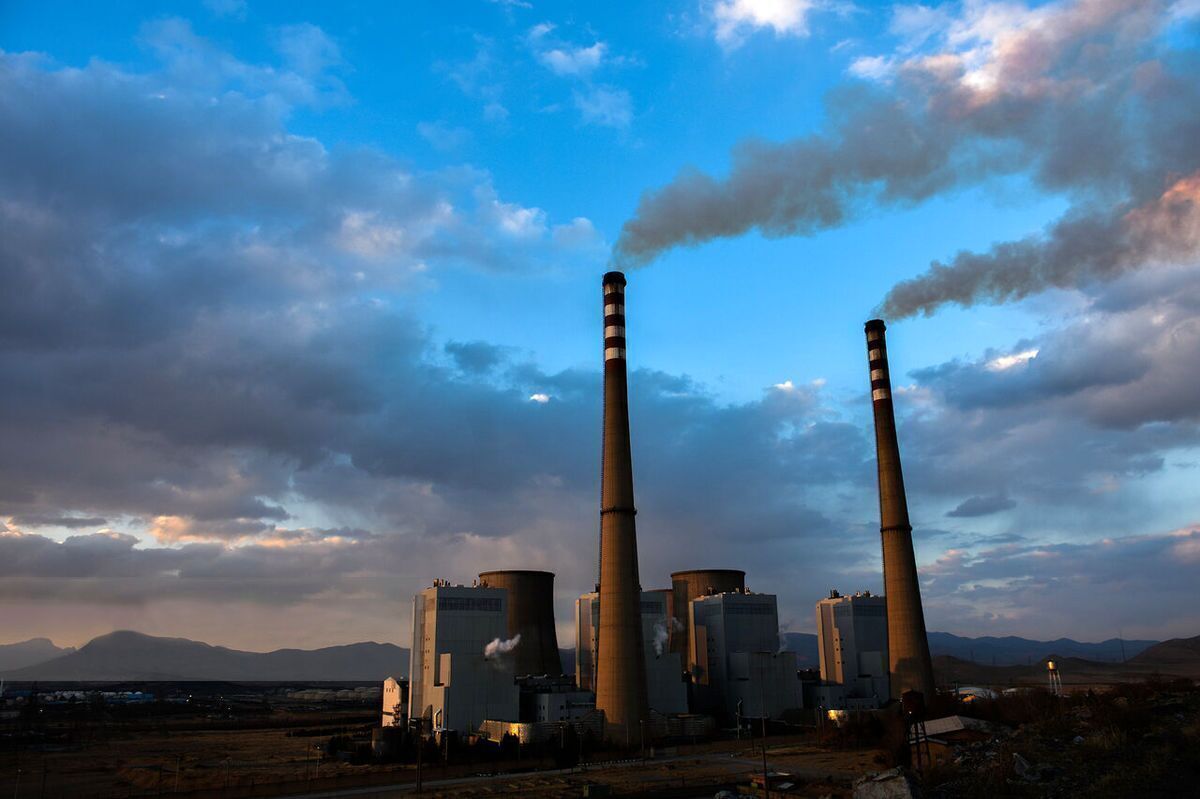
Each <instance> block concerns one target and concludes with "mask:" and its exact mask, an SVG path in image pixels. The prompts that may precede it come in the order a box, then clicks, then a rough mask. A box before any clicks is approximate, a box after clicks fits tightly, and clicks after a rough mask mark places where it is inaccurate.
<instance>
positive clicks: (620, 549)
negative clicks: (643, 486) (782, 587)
mask: <svg viewBox="0 0 1200 799" xmlns="http://www.w3.org/2000/svg"><path fill="white" fill-rule="evenodd" d="M600 465H601V476H600V630H599V641H598V642H597V648H598V652H597V658H596V661H597V662H596V707H597V709H599V710H603V711H604V716H605V722H606V725H607V730H608V736H609V737H610V738H611V739H612V740H613V741H615V742H618V743H623V744H625V745H627V746H628V745H632V744H634V743H638V742H640V740H641V739H640V737H639V736H640V735H641V734H642V729H641V727H642V726H643V722H644V721H646V719H647V718H648V716H649V705H648V703H647V699H646V662H645V660H644V655H643V652H642V612H641V581H640V580H639V579H638V554H637V530H636V527H635V526H634V518H633V517H634V514H635V513H636V511H635V510H634V508H633V461H632V458H631V456H630V451H629V387H628V379H627V376H626V373H625V275H623V274H621V273H620V272H609V273H608V274H606V275H605V276H604V452H603V455H602V459H601V462H600Z"/></svg>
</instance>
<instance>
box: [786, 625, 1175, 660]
mask: <svg viewBox="0 0 1200 799" xmlns="http://www.w3.org/2000/svg"><path fill="white" fill-rule="evenodd" d="M783 639H784V649H786V650H788V651H789V652H795V653H796V656H797V657H796V659H797V661H798V662H799V664H800V667H801V668H817V666H818V657H819V655H818V649H817V636H815V635H813V634H812V633H783ZM1155 643H1157V642H1156V641H1121V640H1118V639H1116V638H1112V639H1109V640H1108V641H1102V642H1100V643H1098V644H1091V643H1081V642H1079V641H1073V640H1071V639H1070V638H1059V639H1058V640H1057V641H1033V640H1030V639H1028V638H1018V637H1017V636H1013V635H1010V636H1006V637H1004V638H995V637H992V636H984V637H982V638H967V637H964V636H961V635H953V634H951V633H937V632H932V633H929V651H930V654H932V655H933V656H934V657H937V656H938V655H949V656H951V657H953V658H956V659H958V660H962V661H967V662H971V661H974V662H975V663H979V664H981V665H988V666H991V665H996V666H1017V665H1022V666H1027V665H1029V664H1032V663H1037V662H1038V661H1041V660H1044V659H1045V658H1047V657H1048V656H1050V655H1056V656H1058V657H1060V658H1063V657H1077V658H1083V659H1086V660H1094V661H1109V662H1116V663H1119V662H1121V661H1122V660H1123V659H1127V658H1132V657H1133V656H1134V655H1136V654H1138V653H1139V652H1142V651H1143V650H1145V649H1146V648H1147V647H1149V646H1152V645H1153V644H1155ZM1122 644H1124V646H1125V654H1124V658H1123V657H1122V654H1121V645H1122Z"/></svg>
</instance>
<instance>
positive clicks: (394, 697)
mask: <svg viewBox="0 0 1200 799" xmlns="http://www.w3.org/2000/svg"><path fill="white" fill-rule="evenodd" d="M380 726H381V727H406V726H408V680H397V679H396V678H395V677H388V678H387V679H386V680H384V681H383V720H382V721H381V722H380Z"/></svg>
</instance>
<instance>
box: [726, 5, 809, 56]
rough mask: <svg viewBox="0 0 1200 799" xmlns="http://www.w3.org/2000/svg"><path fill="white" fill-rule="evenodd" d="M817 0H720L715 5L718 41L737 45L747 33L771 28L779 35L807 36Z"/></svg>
mask: <svg viewBox="0 0 1200 799" xmlns="http://www.w3.org/2000/svg"><path fill="white" fill-rule="evenodd" d="M817 5H818V4H817V3H816V2H814V0H719V2H718V3H717V4H716V5H715V6H713V9H712V15H713V21H714V23H715V24H716V36H717V41H718V42H720V43H721V44H723V45H735V46H736V45H737V44H739V43H740V42H741V40H742V38H744V36H745V35H746V34H747V33H752V32H754V31H756V30H759V29H762V28H770V29H771V30H772V31H773V32H774V33H775V35H776V36H807V35H808V15H809V14H810V13H811V12H812V11H813V10H814V9H815V8H816V7H817Z"/></svg>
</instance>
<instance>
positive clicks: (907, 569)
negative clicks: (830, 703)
mask: <svg viewBox="0 0 1200 799" xmlns="http://www.w3.org/2000/svg"><path fill="white" fill-rule="evenodd" d="M866 330H867V359H868V361H869V362H870V368H871V404H872V406H874V410H875V452H876V458H877V461H878V465H879V533H880V536H881V537H882V539H883V590H884V595H885V597H886V599H887V627H888V653H889V661H890V671H891V685H892V696H893V697H894V698H899V697H900V695H901V694H903V693H904V692H905V691H910V690H915V691H920V692H921V693H923V694H924V695H925V699H926V701H929V700H930V699H932V698H933V695H934V683H933V663H932V661H931V660H930V658H929V639H928V637H926V635H925V613H924V612H923V611H922V610H921V586H920V584H919V583H918V582H917V560H916V556H915V555H913V543H912V525H911V524H909V521H908V502H907V500H906V499H905V497H904V475H903V474H902V473H901V471H900V446H899V444H898V443H897V441H896V417H895V414H894V412H893V409H892V382H891V379H890V378H889V377H888V360H887V342H886V341H885V340H884V330H886V327H885V326H884V324H883V320H882V319H872V320H871V321H870V322H867V325H866Z"/></svg>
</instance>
